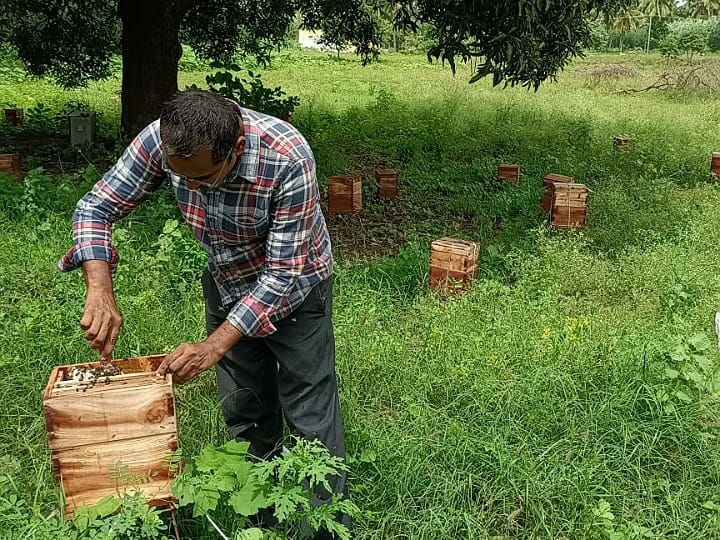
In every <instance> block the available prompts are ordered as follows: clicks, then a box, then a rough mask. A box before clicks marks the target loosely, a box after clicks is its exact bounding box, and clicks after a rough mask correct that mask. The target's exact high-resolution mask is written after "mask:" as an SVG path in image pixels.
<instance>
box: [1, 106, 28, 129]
mask: <svg viewBox="0 0 720 540" xmlns="http://www.w3.org/2000/svg"><path fill="white" fill-rule="evenodd" d="M24 119H25V111H24V110H23V109H21V108H19V107H9V108H7V109H5V121H6V122H9V123H10V124H12V125H13V126H19V125H20V124H22V123H23V120H24Z"/></svg>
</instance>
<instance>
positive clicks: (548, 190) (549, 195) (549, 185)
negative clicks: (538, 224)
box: [540, 174, 575, 212]
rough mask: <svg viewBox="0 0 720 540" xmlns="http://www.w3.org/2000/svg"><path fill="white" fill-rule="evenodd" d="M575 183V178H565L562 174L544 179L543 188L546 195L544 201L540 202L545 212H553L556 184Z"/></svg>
mask: <svg viewBox="0 0 720 540" xmlns="http://www.w3.org/2000/svg"><path fill="white" fill-rule="evenodd" d="M573 182H575V178H573V177H572V176H563V175H562V174H548V175H547V176H546V177H545V178H543V188H545V194H544V195H543V198H542V201H541V202H540V207H541V208H542V209H543V210H544V211H545V212H550V211H551V210H552V202H553V190H554V189H555V184H556V183H567V184H572V183H573Z"/></svg>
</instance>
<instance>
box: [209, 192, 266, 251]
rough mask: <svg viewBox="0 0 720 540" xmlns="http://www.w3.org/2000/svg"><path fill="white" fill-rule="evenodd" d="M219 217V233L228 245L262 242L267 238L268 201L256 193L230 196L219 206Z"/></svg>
mask: <svg viewBox="0 0 720 540" xmlns="http://www.w3.org/2000/svg"><path fill="white" fill-rule="evenodd" d="M228 203H230V204H228ZM219 217H220V231H219V232H220V235H221V237H222V239H223V240H224V241H225V242H227V243H228V244H245V243H248V242H253V241H259V240H263V241H264V239H265V238H266V237H267V233H268V201H267V198H266V197H264V196H261V195H259V194H257V193H253V192H250V193H235V194H232V195H231V197H229V198H228V200H226V201H225V202H224V204H222V205H221V208H220V212H219Z"/></svg>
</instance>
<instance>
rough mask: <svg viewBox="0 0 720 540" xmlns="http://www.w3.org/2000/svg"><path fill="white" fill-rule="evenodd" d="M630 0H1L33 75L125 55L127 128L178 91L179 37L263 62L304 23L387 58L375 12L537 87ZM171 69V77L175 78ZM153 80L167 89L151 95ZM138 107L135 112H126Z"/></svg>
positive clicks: (444, 54) (66, 80)
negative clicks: (599, 19) (593, 22)
mask: <svg viewBox="0 0 720 540" xmlns="http://www.w3.org/2000/svg"><path fill="white" fill-rule="evenodd" d="M631 2H632V0H511V1H498V0H451V1H448V0H401V1H397V2H389V1H387V0H290V1H281V0H200V1H197V2H191V1H190V0H155V1H153V2H149V3H148V2H143V1H141V0H118V1H117V2H112V1H108V0H82V1H79V0H4V2H3V3H2V6H0V21H3V22H5V23H6V25H7V26H6V27H5V30H4V31H3V32H2V33H0V41H4V42H5V43H7V44H10V45H11V46H12V47H14V48H15V50H16V51H17V53H18V55H19V57H20V59H21V60H22V61H23V62H24V64H25V66H26V69H27V71H28V72H29V73H31V74H33V75H38V76H42V75H51V76H53V77H55V78H56V79H57V81H58V82H59V83H60V84H62V85H65V86H75V85H82V84H85V83H87V82H88V81H90V80H95V79H101V78H104V77H107V76H108V75H109V74H110V72H111V69H112V58H113V56H114V55H116V54H118V53H120V54H122V59H123V77H124V79H123V126H124V127H125V128H127V129H135V128H137V127H138V126H140V125H142V123H143V122H145V121H148V120H150V119H152V116H153V115H154V114H156V113H157V108H158V107H159V104H160V103H161V102H162V101H164V99H166V98H167V97H168V95H169V94H170V93H172V91H173V88H174V89H176V88H177V63H178V60H179V58H180V55H181V48H180V41H182V42H183V43H186V44H188V45H190V46H191V47H192V48H193V49H194V51H195V52H196V53H197V54H198V55H199V56H201V57H202V58H206V59H209V60H220V61H223V60H229V59H231V58H234V57H237V56H238V55H251V56H254V57H256V58H258V59H260V60H261V61H263V60H266V59H267V58H268V57H269V54H270V51H271V50H272V49H273V48H274V47H277V46H279V45H281V44H282V43H283V41H284V40H285V38H286V36H287V33H288V30H289V29H290V28H291V27H292V25H293V23H294V21H295V20H296V17H297V18H298V20H299V21H300V24H301V26H302V27H305V28H324V29H326V31H327V32H328V33H329V34H331V35H332V39H333V40H335V41H338V42H343V41H344V42H347V43H351V44H352V45H353V46H354V47H355V49H356V52H357V54H358V55H359V56H361V58H362V59H363V61H366V62H367V61H370V60H372V59H373V58H374V57H376V56H377V54H378V53H379V43H380V41H381V34H380V30H379V24H378V23H379V21H378V18H377V13H378V12H380V11H383V12H384V13H387V12H388V11H390V12H391V13H394V17H393V19H394V25H395V27H396V28H398V29H417V28H418V27H419V26H420V25H430V26H431V27H433V28H434V35H435V37H436V42H435V43H434V44H433V46H432V47H431V48H430V49H429V50H428V51H427V52H428V57H429V58H435V59H437V60H441V61H443V62H448V63H449V64H450V66H451V67H452V68H453V69H455V66H456V63H457V62H458V61H468V60H470V59H475V60H477V73H476V74H475V76H474V77H473V78H472V80H473V81H475V80H478V79H479V78H482V77H485V76H488V75H491V76H492V77H493V81H494V83H495V84H500V83H503V82H504V83H506V84H510V85H516V84H521V85H525V86H528V87H533V88H537V87H538V86H539V85H540V84H541V83H542V82H543V81H544V80H546V79H548V78H549V77H553V76H554V75H555V74H557V73H558V71H559V70H560V69H562V68H563V66H565V65H566V63H567V62H568V61H569V60H570V59H571V58H572V57H574V56H576V55H578V54H580V53H581V44H582V43H584V42H586V41H587V38H588V35H589V34H588V33H589V31H588V18H589V17H591V16H593V15H611V14H613V13H615V12H616V11H617V10H618V9H621V8H622V7H624V6H626V5H628V4H630V3H631ZM173 73H174V75H173ZM153 85H155V86H156V87H157V88H158V89H159V90H157V91H155V92H153V91H152V89H148V87H152V86H153ZM126 108H130V109H131V110H132V114H129V113H128V114H129V115H126V113H125V109H126Z"/></svg>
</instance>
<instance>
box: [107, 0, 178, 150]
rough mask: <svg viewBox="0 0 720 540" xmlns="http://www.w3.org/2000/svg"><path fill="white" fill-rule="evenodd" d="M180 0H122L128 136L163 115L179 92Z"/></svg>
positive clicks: (124, 111) (124, 105) (124, 109)
mask: <svg viewBox="0 0 720 540" xmlns="http://www.w3.org/2000/svg"><path fill="white" fill-rule="evenodd" d="M179 4H180V2H179V1H178V0H120V3H119V5H118V13H119V15H120V19H121V20H122V59H123V69H122V117H121V124H122V130H123V133H124V135H125V136H127V137H134V136H135V135H136V134H137V133H138V132H139V131H141V130H142V129H143V128H144V127H145V126H146V125H147V124H149V123H150V122H152V121H153V120H155V119H156V118H157V117H158V116H159V115H160V107H161V105H162V103H163V102H164V101H166V100H167V99H168V98H169V97H170V96H172V94H173V93H175V92H177V89H178V83H177V72H178V61H179V60H180V56H181V55H182V47H181V46H180V39H179V37H178V35H179V32H180V21H181V18H182V9H181V8H180V5H179Z"/></svg>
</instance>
